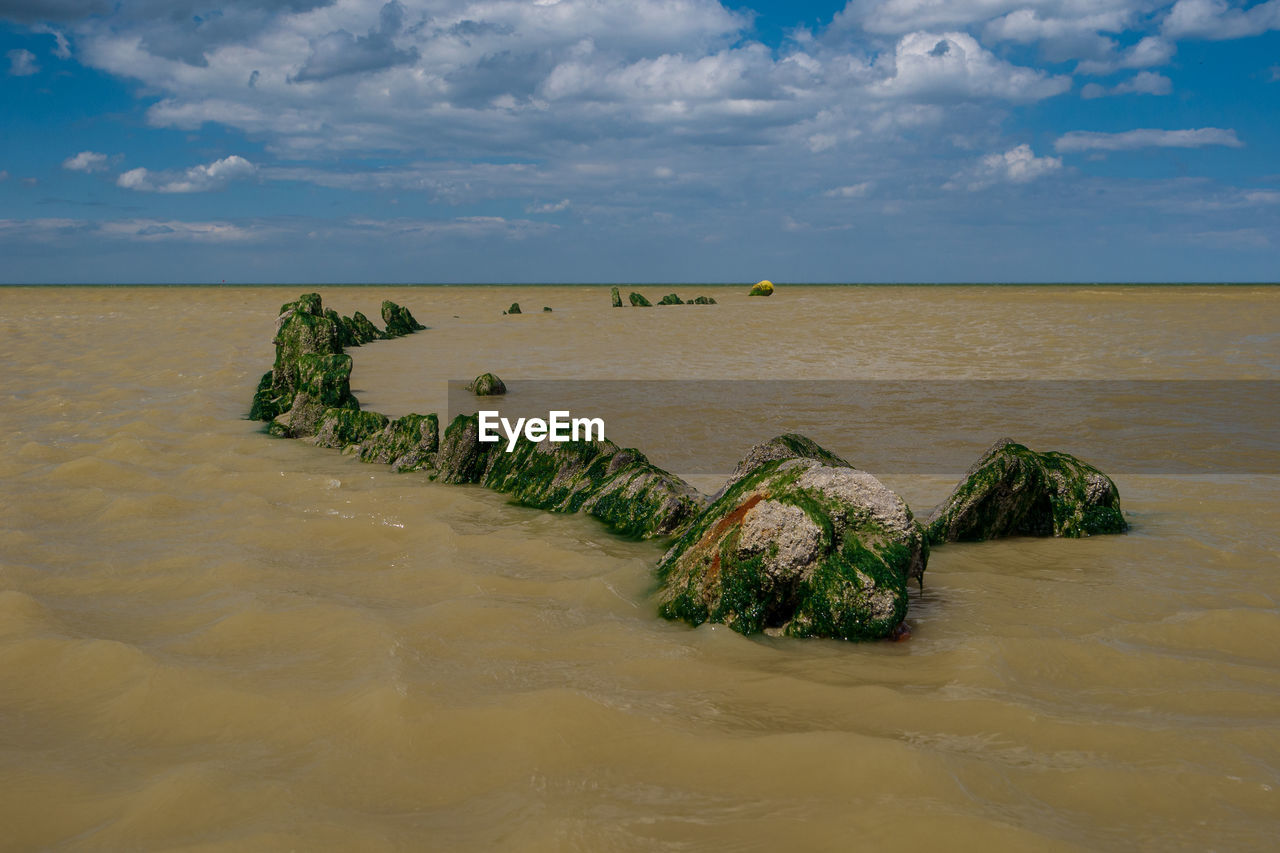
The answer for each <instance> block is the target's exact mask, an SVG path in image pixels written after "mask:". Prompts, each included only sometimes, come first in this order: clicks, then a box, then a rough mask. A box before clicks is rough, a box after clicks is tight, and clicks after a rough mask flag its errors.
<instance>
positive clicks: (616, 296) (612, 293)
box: [609, 287, 622, 308]
mask: <svg viewBox="0 0 1280 853" xmlns="http://www.w3.org/2000/svg"><path fill="white" fill-rule="evenodd" d="M609 297H610V298H611V299H612V300H613V307H614V308H621V307H622V295H621V294H620V293H618V288H616V287H611V288H609Z"/></svg>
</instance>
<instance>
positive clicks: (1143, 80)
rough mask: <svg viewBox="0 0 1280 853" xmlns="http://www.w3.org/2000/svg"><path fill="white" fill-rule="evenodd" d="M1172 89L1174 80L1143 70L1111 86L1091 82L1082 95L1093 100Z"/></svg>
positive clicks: (1157, 92) (1154, 93) (1164, 93)
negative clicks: (1109, 96)
mask: <svg viewBox="0 0 1280 853" xmlns="http://www.w3.org/2000/svg"><path fill="white" fill-rule="evenodd" d="M1172 91H1173V81H1172V80H1170V79H1169V78H1168V77H1165V76H1164V75H1163V74H1156V73H1155V72H1154V71H1141V72H1139V73H1137V74H1135V75H1134V76H1133V77H1131V78H1129V79H1128V80H1122V81H1121V82H1119V83H1117V84H1116V85H1114V86H1111V87H1109V88H1108V87H1106V86H1100V85H1099V84H1097V83H1089V84H1088V85H1086V86H1085V87H1084V88H1083V89H1081V90H1080V97H1082V98H1084V99H1085V100H1091V99H1093V98H1105V97H1107V96H1108V95H1167V94H1169V93H1170V92H1172Z"/></svg>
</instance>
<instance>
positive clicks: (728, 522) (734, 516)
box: [711, 495, 764, 539]
mask: <svg viewBox="0 0 1280 853" xmlns="http://www.w3.org/2000/svg"><path fill="white" fill-rule="evenodd" d="M762 500H764V495H752V496H751V497H749V498H747V499H746V500H745V501H743V502H742V503H740V504H738V505H737V506H736V507H734V510H733V512H731V513H729V514H728V515H726V516H725V517H724V518H722V519H720V521H719V522H717V523H716V528H715V530H713V531H712V532H711V538H713V539H719V538H720V534H722V533H724V532H725V531H726V530H728V529H729V528H730V527H731V526H733V525H735V524H741V523H742V518H743V516H745V515H746V514H747V513H748V512H749V511H750V510H751V508H752V507H753V506H755V505H756V504H758V503H760V501H762Z"/></svg>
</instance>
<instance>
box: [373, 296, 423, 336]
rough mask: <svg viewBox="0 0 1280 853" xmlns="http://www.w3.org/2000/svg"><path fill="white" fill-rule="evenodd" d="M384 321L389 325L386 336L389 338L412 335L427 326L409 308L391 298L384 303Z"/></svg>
mask: <svg viewBox="0 0 1280 853" xmlns="http://www.w3.org/2000/svg"><path fill="white" fill-rule="evenodd" d="M382 323H383V325H385V326H386V327H387V332H386V337H388V338H399V337H402V336H404V335H411V334H413V333H414V332H419V331H422V330H423V329H425V328H426V326H424V325H422V324H421V323H419V322H418V321H417V320H415V319H414V318H413V315H412V314H410V313H409V309H408V308H405V307H403V306H401V305H397V304H395V303H394V302H392V301H391V300H389V299H387V300H384V301H383V303H382Z"/></svg>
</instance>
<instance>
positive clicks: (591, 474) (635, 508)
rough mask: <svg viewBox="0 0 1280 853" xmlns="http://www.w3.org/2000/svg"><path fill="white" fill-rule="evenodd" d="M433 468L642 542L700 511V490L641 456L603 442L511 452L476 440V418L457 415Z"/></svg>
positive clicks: (522, 446) (443, 476)
mask: <svg viewBox="0 0 1280 853" xmlns="http://www.w3.org/2000/svg"><path fill="white" fill-rule="evenodd" d="M436 469H437V475H436V476H437V479H439V480H443V481H444V482H447V483H480V484H482V485H484V486H486V487H488V488H490V489H493V490H494V491H497V492H505V493H507V494H510V495H511V496H512V497H513V498H514V499H515V500H516V501H518V502H519V503H521V504H524V505H525V506H531V507H536V508H538V509H545V510H550V511H552V512H579V511H581V512H585V513H587V514H588V515H591V516H594V517H595V518H598V519H600V520H601V521H603V522H604V523H605V524H607V525H609V526H610V527H611V528H613V529H614V530H616V531H617V532H619V533H623V534H626V535H629V536H638V537H642V538H648V537H651V536H663V535H667V534H670V533H673V532H675V531H677V530H679V529H680V528H681V527H683V526H684V525H685V524H687V523H688V522H689V521H690V520H691V519H692V518H693V517H694V516H695V515H696V514H697V512H698V511H699V510H700V509H701V508H702V507H703V505H704V499H703V498H702V496H701V495H699V494H698V492H697V490H695V489H694V488H693V487H692V486H690V485H689V484H688V483H686V482H685V481H684V480H681V479H680V478H679V477H676V476H675V475H673V474H669V473H667V472H666V471H663V470H662V469H661V468H658V467H657V466H655V465H653V464H652V463H650V462H649V460H648V459H647V458H645V456H644V454H643V453H641V452H640V451H638V450H632V449H622V448H619V447H618V446H617V445H616V444H614V443H613V442H611V441H608V440H602V441H567V442H552V441H543V442H540V443H535V442H531V441H528V440H526V439H523V438H522V439H520V440H519V441H517V442H516V446H515V447H514V448H513V449H512V450H511V452H509V453H508V452H506V448H505V446H503V445H501V444H498V443H483V442H481V441H480V440H479V424H478V420H477V418H476V416H475V415H459V416H458V417H457V418H455V419H454V421H453V423H451V424H450V425H449V427H448V429H446V430H445V433H444V438H443V439H442V441H441V443H440V452H439V453H438V454H437V455H436Z"/></svg>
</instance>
